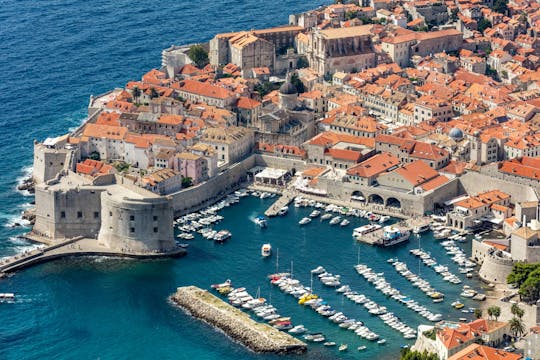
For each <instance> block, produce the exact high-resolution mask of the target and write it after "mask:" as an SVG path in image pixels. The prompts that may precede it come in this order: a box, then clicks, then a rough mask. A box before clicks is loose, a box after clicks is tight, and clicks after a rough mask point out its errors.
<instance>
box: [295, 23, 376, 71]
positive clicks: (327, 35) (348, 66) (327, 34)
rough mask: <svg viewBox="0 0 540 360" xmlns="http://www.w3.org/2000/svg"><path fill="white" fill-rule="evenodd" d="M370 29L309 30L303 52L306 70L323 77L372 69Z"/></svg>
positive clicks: (374, 63)
mask: <svg viewBox="0 0 540 360" xmlns="http://www.w3.org/2000/svg"><path fill="white" fill-rule="evenodd" d="M371 28H372V26H371V25H363V26H353V27H348V28H334V29H325V30H314V31H312V32H311V33H309V34H308V49H307V53H306V56H307V58H308V61H309V66H310V68H311V69H313V70H314V71H316V72H317V73H319V74H320V75H326V74H333V73H335V72H336V71H343V72H355V71H360V70H362V69H367V68H371V67H375V65H376V56H375V51H374V49H373V44H372V42H371V36H372V34H371Z"/></svg>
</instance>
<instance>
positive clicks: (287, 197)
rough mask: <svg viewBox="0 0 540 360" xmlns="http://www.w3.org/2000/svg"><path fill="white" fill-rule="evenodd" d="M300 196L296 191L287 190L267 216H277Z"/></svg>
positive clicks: (266, 213) (267, 211)
mask: <svg viewBox="0 0 540 360" xmlns="http://www.w3.org/2000/svg"><path fill="white" fill-rule="evenodd" d="M297 195H298V192H297V191H296V190H294V189H286V190H285V191H284V192H283V194H282V195H281V196H280V197H279V199H277V200H276V201H275V202H274V203H273V204H272V205H271V206H270V207H269V208H268V209H267V210H266V211H265V212H264V215H266V216H276V215H277V214H278V212H279V210H280V209H281V208H283V207H285V206H287V205H289V203H290V202H291V201H293V199H294V198H295V197H296V196H297Z"/></svg>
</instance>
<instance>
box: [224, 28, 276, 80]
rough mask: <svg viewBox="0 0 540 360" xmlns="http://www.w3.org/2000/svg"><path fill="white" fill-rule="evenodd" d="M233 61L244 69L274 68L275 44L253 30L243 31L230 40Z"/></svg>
mask: <svg viewBox="0 0 540 360" xmlns="http://www.w3.org/2000/svg"><path fill="white" fill-rule="evenodd" d="M229 45H230V51H231V63H232V64H235V65H236V66H238V67H240V68H241V69H242V70H243V71H247V70H250V69H253V68H260V67H267V68H269V69H270V70H272V69H274V64H275V46H274V44H272V43H271V42H270V41H268V40H265V39H262V38H259V37H257V36H255V35H254V34H253V33H252V32H246V31H244V32H241V33H239V34H238V35H236V36H233V37H232V38H231V39H230V40H229Z"/></svg>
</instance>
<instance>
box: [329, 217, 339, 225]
mask: <svg viewBox="0 0 540 360" xmlns="http://www.w3.org/2000/svg"><path fill="white" fill-rule="evenodd" d="M340 222H341V216H336V217H333V218H332V220H330V225H336V224H339V223H340Z"/></svg>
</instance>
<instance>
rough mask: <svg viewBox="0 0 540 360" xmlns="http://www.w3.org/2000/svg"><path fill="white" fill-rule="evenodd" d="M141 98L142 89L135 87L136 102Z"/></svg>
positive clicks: (134, 96)
mask: <svg viewBox="0 0 540 360" xmlns="http://www.w3.org/2000/svg"><path fill="white" fill-rule="evenodd" d="M140 96H141V89H139V87H137V86H134V87H133V98H134V99H135V101H136V102H139V97H140Z"/></svg>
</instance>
